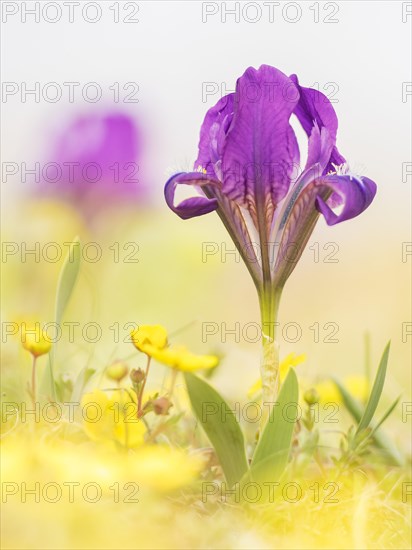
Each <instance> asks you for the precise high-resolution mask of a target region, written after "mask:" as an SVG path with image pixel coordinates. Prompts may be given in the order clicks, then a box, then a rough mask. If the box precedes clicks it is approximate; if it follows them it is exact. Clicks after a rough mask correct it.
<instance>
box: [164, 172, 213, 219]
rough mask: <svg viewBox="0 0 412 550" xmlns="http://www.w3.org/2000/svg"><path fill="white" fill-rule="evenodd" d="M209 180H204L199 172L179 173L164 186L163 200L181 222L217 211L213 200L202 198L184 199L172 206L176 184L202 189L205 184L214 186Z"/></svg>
mask: <svg viewBox="0 0 412 550" xmlns="http://www.w3.org/2000/svg"><path fill="white" fill-rule="evenodd" d="M214 183H216V182H213V181H211V180H209V179H205V177H204V176H203V174H201V173H200V172H191V173H188V174H186V173H180V174H175V175H174V176H172V177H171V178H170V179H169V180H168V181H167V183H166V185H165V199H166V203H167V205H168V207H169V208H170V209H171V210H173V212H174V213H175V214H177V215H178V216H179V217H180V218H182V220H188V219H190V218H194V217H196V216H203V215H204V214H209V213H210V212H213V211H214V210H216V209H217V207H218V204H217V200H216V199H215V198H211V199H208V198H207V197H204V196H199V197H193V198H189V199H185V200H184V201H182V202H181V203H179V204H178V205H177V206H175V204H174V197H175V191H176V187H177V185H178V184H185V185H192V186H194V187H202V186H205V185H207V184H214Z"/></svg>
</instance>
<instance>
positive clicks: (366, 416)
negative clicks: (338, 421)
mask: <svg viewBox="0 0 412 550" xmlns="http://www.w3.org/2000/svg"><path fill="white" fill-rule="evenodd" d="M390 345H391V343H390V342H388V343H387V345H386V348H385V349H384V352H383V355H382V359H381V362H380V363H379V367H378V372H377V373H376V377H375V382H374V383H373V387H372V391H371V394H370V396H369V399H368V402H367V403H366V408H365V411H364V413H363V415H362V418H361V419H360V421H359V425H358V429H357V430H356V433H357V434H359V433H360V432H361V431H362V430H365V429H366V428H367V427H368V426H369V424H370V423H371V420H372V418H373V415H374V414H375V411H376V408H377V406H378V404H379V400H380V398H381V395H382V390H383V385H384V383H385V376H386V367H387V365H388V358H389V349H390Z"/></svg>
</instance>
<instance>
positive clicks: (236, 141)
mask: <svg viewBox="0 0 412 550" xmlns="http://www.w3.org/2000/svg"><path fill="white" fill-rule="evenodd" d="M292 116H294V117H296V118H297V120H298V121H299V123H300V125H301V126H302V128H303V130H304V131H305V133H306V135H307V137H308V154H307V161H306V165H305V167H304V168H303V170H300V168H299V162H300V152H299V147H298V143H297V139H296V136H295V132H294V130H293V128H292V126H291V124H290V120H291V117H292ZM337 128H338V120H337V116H336V114H335V111H334V109H333V107H332V105H331V103H330V102H329V100H328V99H327V98H326V97H325V96H324V95H323V94H322V93H320V92H319V91H317V90H315V89H311V88H304V87H302V86H301V85H300V84H299V81H298V78H297V76H296V75H292V76H290V77H288V76H286V75H285V74H283V73H282V72H281V71H279V70H278V69H276V68H274V67H270V66H268V65H262V66H261V67H260V68H259V69H258V70H256V69H254V68H251V67H250V68H248V69H247V70H246V71H245V73H244V74H243V76H241V77H240V78H239V79H238V81H237V84H236V91H235V93H231V94H229V95H227V96H225V97H223V98H222V99H220V101H218V102H217V104H216V105H215V106H214V107H212V108H211V109H209V111H208V112H207V113H206V117H205V119H204V122H203V125H202V128H201V131H200V142H199V154H198V158H197V160H196V162H195V165H194V171H193V172H190V173H179V174H176V175H174V176H173V177H171V178H170V179H169V180H168V182H167V183H166V186H165V198H166V202H167V204H168V206H169V207H170V208H171V209H172V210H173V211H174V212H175V213H176V214H177V215H178V216H180V217H181V218H182V219H188V218H192V217H194V216H201V215H204V214H208V213H209V212H212V211H216V212H217V214H218V215H219V216H220V218H221V220H222V221H223V223H224V225H225V226H226V228H227V230H228V232H229V233H230V235H231V237H232V239H233V241H234V242H235V244H236V246H237V248H238V249H239V252H240V254H241V256H242V257H243V259H244V261H245V264H246V266H247V268H248V270H249V272H250V274H251V276H252V278H253V281H254V283H255V285H256V288H257V290H258V294H259V299H260V306H261V313H262V324H263V329H264V330H265V327H264V325H265V324H266V325H267V324H269V325H270V324H272V325H274V321H275V320H276V315H277V309H278V306H279V300H280V295H281V292H282V289H283V286H284V284H285V282H286V280H287V278H288V277H289V275H290V274H291V273H292V271H293V269H294V267H295V266H296V263H297V261H298V259H299V258H300V256H301V254H302V252H303V250H304V248H305V246H306V243H307V241H308V239H309V237H310V235H311V233H312V231H313V229H314V227H315V225H316V222H317V220H318V218H319V216H320V215H323V216H324V218H325V220H326V222H327V224H328V225H334V224H337V223H340V222H343V221H345V220H349V219H351V218H354V217H355V216H358V215H359V214H360V213H361V212H363V211H364V210H365V209H366V208H367V207H368V206H369V205H370V204H371V202H372V200H373V198H374V196H375V193H376V185H375V183H374V182H373V181H372V180H370V179H369V178H366V177H364V176H362V177H360V176H357V175H355V174H352V173H350V171H349V170H348V168H347V165H346V163H345V159H344V158H343V156H342V155H341V154H340V153H339V151H338V149H337V147H336V134H337ZM178 185H191V186H193V187H195V188H196V189H197V190H198V192H199V195H198V196H197V197H195V198H189V199H186V200H184V201H182V202H180V203H178V204H175V197H174V196H175V190H176V187H177V186H178ZM265 341H266V343H267V342H269V343H273V342H274V334H273V332H272V333H271V334H269V331H268V330H267V331H266V334H264V344H265ZM276 356H277V352H276V350H275V351H273V350H272V351H270V350H269V351H268V349H267V348H265V345H264V360H263V369H262V378H263V390H264V394H265V389H266V395H270V388H269V386H270V385H272V386H273V385H276V379H277V365H276V363H277V358H276ZM265 363H266V366H265ZM264 371H265V372H264ZM272 395H273V392H272Z"/></svg>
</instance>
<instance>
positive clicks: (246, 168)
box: [222, 65, 299, 219]
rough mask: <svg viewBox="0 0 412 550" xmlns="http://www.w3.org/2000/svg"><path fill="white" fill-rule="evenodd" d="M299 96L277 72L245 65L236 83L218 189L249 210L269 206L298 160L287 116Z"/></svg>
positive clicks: (272, 206)
mask: <svg viewBox="0 0 412 550" xmlns="http://www.w3.org/2000/svg"><path fill="white" fill-rule="evenodd" d="M298 98H299V94H298V92H297V90H296V87H295V85H294V84H293V82H292V81H291V80H290V79H289V78H288V77H287V76H286V75H285V74H283V73H282V72H281V71H278V70H277V69H275V68H273V67H269V66H267V65H262V67H260V69H259V70H256V69H253V68H249V69H247V71H246V72H245V73H244V75H243V76H242V77H241V78H239V80H238V82H237V85H236V96H235V105H234V109H235V110H234V116H233V121H232V124H231V126H230V128H229V130H228V133H227V136H226V142H225V145H224V149H223V159H222V173H223V192H224V193H225V195H226V196H227V197H229V198H230V199H231V200H234V201H235V202H237V203H238V204H239V205H240V206H243V207H245V208H247V209H248V210H249V212H250V213H251V215H252V218H255V219H256V218H257V216H258V215H259V216H262V215H263V216H264V213H263V212H259V214H258V213H257V211H258V210H261V209H262V208H264V207H265V206H268V207H269V208H270V209H272V210H274V209H275V207H276V204H277V203H278V202H279V201H280V200H281V199H282V198H283V197H284V196H285V195H286V193H287V192H288V189H289V186H290V182H291V177H292V173H293V171H294V167H295V166H296V164H297V163H298V162H299V148H298V144H297V141H296V136H295V134H294V132H293V129H292V127H291V125H290V124H289V118H290V116H291V114H292V112H293V110H294V108H295V106H296V104H297V101H298Z"/></svg>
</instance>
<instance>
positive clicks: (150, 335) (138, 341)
mask: <svg viewBox="0 0 412 550" xmlns="http://www.w3.org/2000/svg"><path fill="white" fill-rule="evenodd" d="M131 337H132V341H133V344H134V346H135V347H136V348H137V349H138V350H139V351H141V352H143V353H145V354H146V355H149V356H152V352H153V351H155V350H161V349H163V348H165V347H166V346H167V331H166V329H165V328H164V327H162V326H161V325H141V326H139V327H137V328H136V329H134V330H132V332H131Z"/></svg>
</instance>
